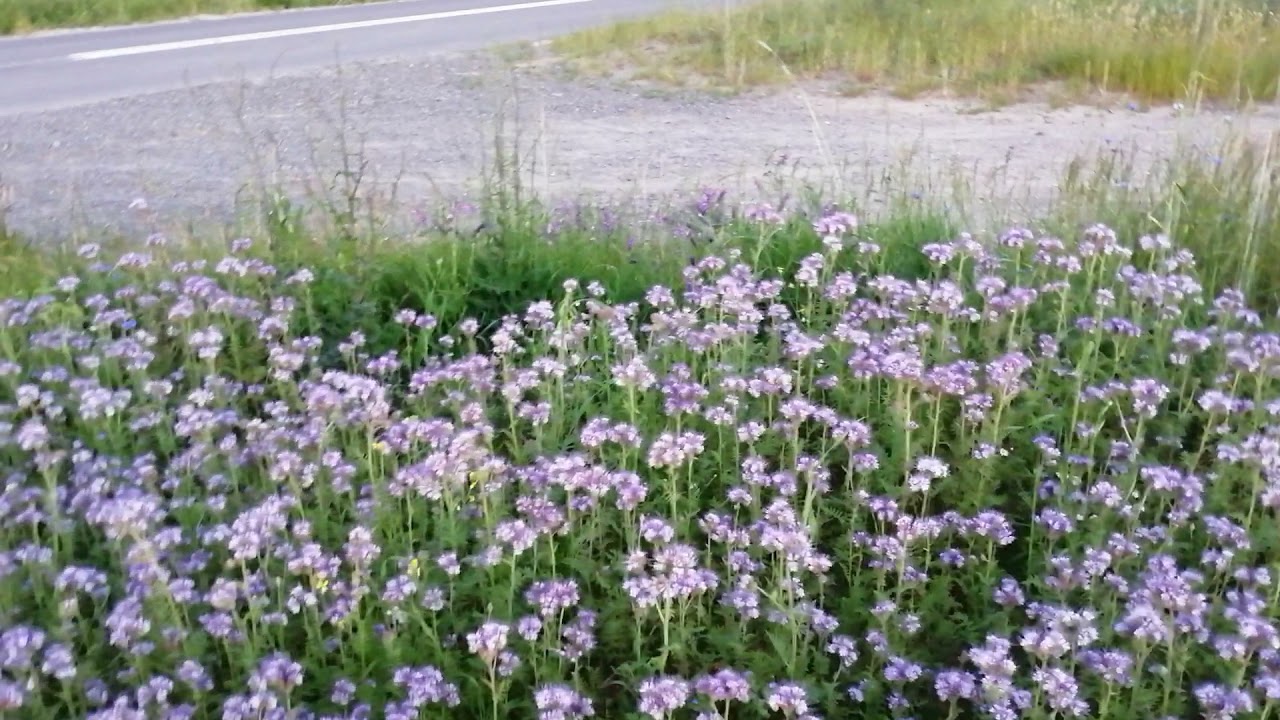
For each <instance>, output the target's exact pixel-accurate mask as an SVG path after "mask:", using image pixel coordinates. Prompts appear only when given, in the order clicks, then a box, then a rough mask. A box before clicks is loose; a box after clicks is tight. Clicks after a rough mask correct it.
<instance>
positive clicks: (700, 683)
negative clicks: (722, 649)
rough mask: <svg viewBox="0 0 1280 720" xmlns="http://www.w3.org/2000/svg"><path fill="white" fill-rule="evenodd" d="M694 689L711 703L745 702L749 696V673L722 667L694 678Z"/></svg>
mask: <svg viewBox="0 0 1280 720" xmlns="http://www.w3.org/2000/svg"><path fill="white" fill-rule="evenodd" d="M693 686H694V689H695V690H697V691H698V694H700V695H704V696H706V698H707V699H708V700H710V701H711V702H713V703H720V702H740V703H744V702H747V701H748V700H749V699H750V697H751V674H750V673H741V672H738V671H737V670H730V669H728V668H724V669H721V670H717V671H715V672H713V673H710V674H707V675H699V676H698V677H697V678H695V679H694V682H693Z"/></svg>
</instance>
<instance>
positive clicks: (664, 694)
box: [640, 676, 689, 720]
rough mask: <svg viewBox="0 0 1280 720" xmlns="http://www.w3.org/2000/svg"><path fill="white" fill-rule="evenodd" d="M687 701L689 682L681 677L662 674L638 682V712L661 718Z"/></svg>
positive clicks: (657, 718) (661, 719)
mask: <svg viewBox="0 0 1280 720" xmlns="http://www.w3.org/2000/svg"><path fill="white" fill-rule="evenodd" d="M688 701H689V683H688V682H687V681H685V680H684V679H682V678H678V677H672V676H662V677H653V678H647V679H645V680H643V681H641V682H640V712H641V713H643V714H645V715H648V716H649V717H651V718H653V719H654V720H663V718H666V717H667V716H669V715H670V714H671V713H674V712H675V711H676V710H679V709H680V708H682V707H684V705H685V703H686V702H688Z"/></svg>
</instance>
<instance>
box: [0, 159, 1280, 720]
mask: <svg viewBox="0 0 1280 720" xmlns="http://www.w3.org/2000/svg"><path fill="white" fill-rule="evenodd" d="M1248 152H1255V151H1252V150H1250V151H1248ZM1246 154H1247V153H1246V152H1244V151H1242V157H1243V156H1244V155H1246ZM1255 157H1256V156H1255ZM1256 161H1257V160H1255V162H1256ZM1237 167H1239V168H1243V169H1236V170H1226V169H1224V170H1203V171H1200V172H1202V173H1203V174H1202V175H1201V176H1197V177H1199V179H1198V180H1197V179H1194V178H1193V176H1192V175H1191V174H1190V172H1189V171H1188V172H1186V173H1184V174H1183V175H1182V177H1181V178H1180V179H1181V180H1182V181H1183V182H1182V185H1183V187H1182V189H1181V190H1180V191H1179V197H1180V198H1181V199H1180V200H1179V201H1178V203H1180V204H1176V203H1174V201H1173V200H1171V199H1170V200H1169V201H1168V202H1166V203H1165V205H1164V208H1163V209H1161V208H1155V209H1154V210H1155V211H1154V212H1149V213H1146V214H1145V215H1144V214H1143V213H1141V212H1140V209H1146V208H1141V207H1140V206H1139V205H1138V201H1137V200H1136V199H1135V198H1134V197H1129V198H1128V199H1126V198H1124V197H1122V196H1120V195H1116V194H1114V193H1113V192H1111V191H1109V190H1106V188H1109V187H1110V186H1111V184H1110V183H1109V182H1107V173H1108V172H1112V171H1113V169H1105V168H1104V169H1103V171H1102V172H1101V174H1099V175H1098V176H1096V177H1094V178H1091V179H1087V180H1086V179H1082V180H1079V181H1077V183H1076V185H1074V186H1069V187H1074V188H1076V189H1075V190H1074V193H1075V198H1076V199H1077V200H1078V203H1079V204H1077V205H1074V206H1073V207H1071V208H1064V209H1062V211H1061V213H1060V214H1061V216H1062V219H1063V220H1064V221H1065V219H1066V218H1068V217H1069V216H1071V215H1072V214H1074V213H1081V214H1085V213H1088V214H1092V215H1094V217H1092V218H1091V220H1090V222H1089V223H1086V224H1084V225H1078V226H1076V227H1074V228H1071V227H1068V226H1067V225H1066V224H1063V225H1060V226H1058V227H1056V228H1054V227H1046V228H1045V229H1043V230H1040V231H1033V230H1025V229H1018V228H1013V229H1010V230H1007V231H1005V232H1002V233H999V234H997V235H996V236H994V237H986V236H980V237H972V238H971V237H967V236H964V235H961V234H960V233H959V229H958V228H955V227H951V226H950V225H949V223H948V222H947V221H946V220H945V219H943V218H939V217H934V216H932V215H930V214H927V213H916V214H914V215H905V214H900V215H897V216H895V217H892V218H890V219H888V220H884V221H880V222H877V223H860V222H859V221H858V220H857V218H856V217H855V216H854V215H852V214H850V213H847V212H842V211H838V210H835V209H832V208H831V207H829V206H823V205H821V204H817V203H815V204H812V205H803V206H798V207H789V208H786V209H783V210H782V211H779V210H775V209H773V208H770V207H768V206H760V205H757V206H750V207H747V208H741V209H737V210H735V209H734V208H731V207H728V206H727V205H726V204H725V203H724V201H723V199H722V197H721V196H720V195H719V194H717V193H709V194H706V195H704V196H702V197H700V198H698V199H697V200H696V201H695V202H693V203H692V204H691V205H690V207H688V208H685V209H684V210H683V211H680V212H672V213H668V214H667V215H666V216H664V217H662V218H659V219H657V222H646V223H641V222H640V221H639V220H638V219H637V218H628V217H614V216H612V215H610V214H609V213H607V212H597V211H586V210H582V209H576V208H564V209H559V210H555V211H551V212H543V211H540V210H538V209H537V208H533V207H528V206H518V207H514V208H511V207H508V208H507V209H506V210H505V211H504V212H502V213H499V214H496V215H495V214H492V213H490V212H489V211H488V210H487V209H485V208H481V209H479V211H477V210H475V209H474V208H466V207H455V208H451V209H450V210H449V211H448V212H445V213H442V214H441V215H440V216H439V219H438V220H436V221H434V222H432V223H429V227H430V228H431V230H430V236H431V237H430V239H429V242H422V243H404V242H398V243H391V242H372V241H367V240H353V239H350V238H348V239H346V240H344V241H342V242H340V243H332V244H330V243H327V242H324V241H322V240H315V239H312V238H309V237H307V236H305V235H303V234H301V233H298V232H293V231H286V229H281V228H283V226H281V228H278V229H277V232H276V233H275V234H274V235H273V236H272V237H269V238H264V239H263V242H259V243H256V244H255V243H250V242H247V241H245V242H236V243H233V244H232V245H231V246H230V247H229V248H226V249H225V251H220V252H213V253H210V251H207V250H205V251H198V250H191V249H184V248H181V247H177V246H170V245H168V244H166V243H165V242H163V240H162V239H159V238H157V239H155V240H153V241H152V242H150V243H148V244H146V245H145V246H134V247H131V248H123V249H121V250H120V251H118V252H110V251H108V250H107V249H105V248H102V247H99V246H96V245H85V246H83V247H81V248H79V249H78V250H77V251H76V252H75V253H73V254H70V255H68V256H65V257H62V256H60V257H56V258H45V259H43V260H42V262H41V264H40V265H38V266H37V265H26V264H25V263H26V262H27V261H26V260H24V259H23V258H24V257H26V258H34V257H37V255H35V254H33V252H34V251H32V250H30V249H29V248H28V247H27V246H25V245H23V244H22V243H21V242H20V241H19V240H18V239H16V238H9V239H8V240H6V244H5V245H4V246H3V251H4V252H5V253H7V257H8V259H9V260H10V261H11V262H13V263H17V264H18V265H19V266H21V267H28V268H29V269H30V272H28V273H24V274H22V275H21V276H18V275H16V274H15V275H14V276H10V277H11V278H12V280H10V279H6V280H5V282H6V283H9V282H15V281H17V280H22V281H23V282H25V283H27V285H25V286H22V287H18V286H14V285H8V286H7V290H6V292H7V294H8V295H9V297H8V298H6V299H2V300H0V466H2V467H4V468H5V469H6V470H5V473H6V475H5V477H4V484H3V490H2V491H0V499H2V501H0V548H2V549H0V710H2V711H4V712H5V713H6V716H9V715H12V716H14V717H22V718H32V719H34V720H40V719H43V718H50V719H52V718H66V717H86V718H93V719H95V720H106V719H107V718H122V717H177V718H224V719H227V718H230V719H233V720H247V719H248V718H254V719H255V720H257V719H263V718H304V717H305V718H356V717H387V718H427V717H459V718H497V717H504V716H506V717H512V718H539V720H553V719H555V720H562V719H566V718H585V717H602V718H623V717H643V718H658V719H660V720H661V719H665V718H693V717H699V718H791V719H799V718H817V717H829V718H844V717H867V718H902V717H908V716H910V717H929V718H933V717H946V718H956V717H961V716H965V717H992V718H1004V717H1015V716H1017V717H1036V718H1046V719H1047V718H1062V717H1076V716H1084V715H1089V716H1096V717H1103V718H1147V717H1191V716H1207V717H1213V718H1236V717H1240V718H1244V717H1250V718H1264V719H1265V718H1267V717H1269V716H1270V715H1271V714H1272V713H1273V712H1274V710H1275V707H1276V704H1277V702H1280V629H1278V626H1277V621H1278V620H1280V578H1277V577H1276V573H1277V572H1280V546H1278V545H1277V543H1280V533H1278V532H1277V527H1280V525H1277V517H1276V515H1277V512H1280V475H1277V474H1276V471H1275V466H1276V464H1275V462H1274V455H1275V449H1274V446H1275V436H1276V433H1277V432H1280V427H1278V426H1277V424H1276V422H1277V421H1276V416H1277V412H1278V411H1280V405H1278V404H1277V401H1278V400H1280V387H1278V386H1277V381H1276V378H1277V372H1276V368H1277V367H1278V366H1280V341H1278V340H1277V338H1280V335H1277V334H1276V331H1277V322H1276V320H1275V314H1274V304H1273V305H1272V306H1271V307H1268V308H1265V309H1264V308H1263V307H1262V306H1261V305H1259V304H1257V301H1259V300H1265V299H1267V298H1266V296H1265V295H1263V294H1260V291H1259V289H1258V288H1259V287H1260V283H1259V282H1258V280H1259V277H1258V276H1257V275H1256V274H1255V271H1254V270H1253V269H1252V267H1251V263H1253V262H1255V261H1254V260H1252V259H1251V258H1252V257H1253V255H1252V253H1257V254H1258V256H1259V257H1261V255H1262V253H1264V252H1273V251H1274V250H1273V248H1274V245H1275V243H1276V237H1277V236H1276V232H1277V227H1280V223H1277V215H1276V211H1275V203H1274V200H1275V198H1274V196H1273V195H1271V194H1269V193H1270V192H1271V190H1269V189H1268V190H1267V192H1266V193H1264V192H1261V191H1260V190H1259V188H1260V185H1259V182H1260V181H1259V180H1258V176H1257V173H1256V172H1252V170H1251V169H1250V167H1249V166H1244V165H1240V166H1237ZM1253 169H1254V170H1256V167H1254V168H1253ZM1117 172H1118V171H1117ZM1214 173H1218V174H1214ZM1233 184H1234V185H1236V186H1240V187H1239V189H1234V190H1233ZM1245 188H1247V189H1250V190H1251V191H1249V192H1246V190H1245ZM475 212H480V213H482V215H481V216H480V218H483V219H484V221H485V222H484V223H483V228H482V229H481V230H480V231H479V232H477V231H475V230H474V228H476V227H477V226H478V225H479V224H480V223H478V222H477V220H478V219H480V218H478V217H477V216H475V215H474V214H473V213H475ZM1240 215H1243V216H1245V217H1248V218H1249V220H1248V222H1249V223H1250V225H1249V226H1248V227H1249V228H1250V234H1246V233H1245V232H1244V231H1243V229H1242V227H1243V226H1240V225H1232V224H1230V223H1224V222H1222V218H1226V217H1235V216H1240ZM1215 217H1216V218H1218V219H1219V222H1218V223H1216V224H1215V223H1214V222H1212V218H1215ZM1094 220H1107V221H1114V222H1115V226H1116V227H1115V228H1110V227H1108V226H1105V225H1097V224H1092V221H1094ZM1162 224H1164V225H1166V226H1167V227H1165V228H1164V229H1165V230H1167V231H1168V232H1169V234H1168V235H1165V234H1162V233H1160V232H1158V231H1159V230H1160V229H1161V227H1160V226H1161V225H1162ZM1117 228H1119V230H1118V231H1117V230H1116V229H1117ZM1246 238H1251V239H1249V240H1248V241H1247V242H1241V241H1242V240H1245V239H1246ZM1218 245H1221V247H1218ZM1189 247H1190V248H1194V249H1196V250H1203V251H1206V252H1204V253H1203V255H1202V256H1197V255H1196V254H1195V253H1193V252H1191V251H1189V250H1188V249H1187V248H1189ZM1250 247H1252V248H1253V249H1249V248H1250ZM1230 248H1234V250H1230ZM1250 278H1252V279H1250ZM1237 286H1245V287H1246V288H1247V290H1248V291H1247V293H1246V292H1241V291H1240V290H1237V289H1236V287H1237ZM1272 302H1273V303H1274V298H1272Z"/></svg>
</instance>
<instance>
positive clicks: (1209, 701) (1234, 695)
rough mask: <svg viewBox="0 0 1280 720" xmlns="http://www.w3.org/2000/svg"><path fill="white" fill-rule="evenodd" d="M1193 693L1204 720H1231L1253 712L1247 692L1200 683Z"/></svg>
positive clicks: (1251, 702)
mask: <svg viewBox="0 0 1280 720" xmlns="http://www.w3.org/2000/svg"><path fill="white" fill-rule="evenodd" d="M1193 692H1194V694H1195V696H1196V702H1198V703H1199V704H1200V710H1201V712H1202V713H1203V716H1204V718H1205V719H1206V720H1232V718H1234V717H1236V716H1237V715H1239V714H1241V713H1250V712H1253V709H1254V701H1253V696H1252V695H1250V694H1249V692H1248V691H1247V690H1241V689H1239V688H1230V687H1227V686H1225V685H1216V684H1213V683H1202V684H1200V685H1197V686H1196V687H1195V689H1194V690H1193Z"/></svg>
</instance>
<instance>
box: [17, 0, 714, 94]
mask: <svg viewBox="0 0 1280 720" xmlns="http://www.w3.org/2000/svg"><path fill="white" fill-rule="evenodd" d="M725 1H726V0H395V1H393V2H382V3H374V4H363V5H345V6H339V7H328V8H312V9H304V10H292V11H284V12H264V13H252V14H246V15H231V16H222V17H209V16H202V17H198V18H191V19H186V20H179V21H172V22H162V23H151V24H144V25H129V26H119V27H106V28H94V29H89V30H68V31H56V32H48V33H41V34H37V35H30V36H24V37H14V38H2V39H0V115H14V114H21V113H30V112H41V111H48V110H57V109H66V108H73V107H76V106H80V105H85V104H91V103H97V102H101V101H105V100H113V99H118V98H125V97H132V96H137V95H146V94H150V93H156V92H163V91H166V90H177V89H182V88H185V87H189V86H192V85H203V84H207V83H212V82H219V81H232V80H245V79H258V78H262V77H265V76H280V75H290V74H298V73H305V72H307V71H309V70H315V69H320V68H325V67H329V68H332V67H334V66H335V65H338V64H341V63H346V62H351V61H377V60H391V59H398V60H399V59H403V60H411V59H417V58H422V57H426V56H429V55H431V54H432V53H439V52H454V51H465V50H472V49H479V48H483V47H486V46H491V45H494V44H500V43H508V42H517V41H526V40H537V39H543V38H547V37H551V36H554V35H556V34H560V33H564V32H567V31H571V30H574V29H579V28H583V27H589V26H593V25H601V24H606V23H608V22H611V21H614V20H619V19H622V18H626V17H630V16H636V15H642V14H645V13H649V12H655V11H659V10H662V9H664V8H668V7H672V6H701V7H716V6H719V5H722V4H723V3H724V2H725Z"/></svg>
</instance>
